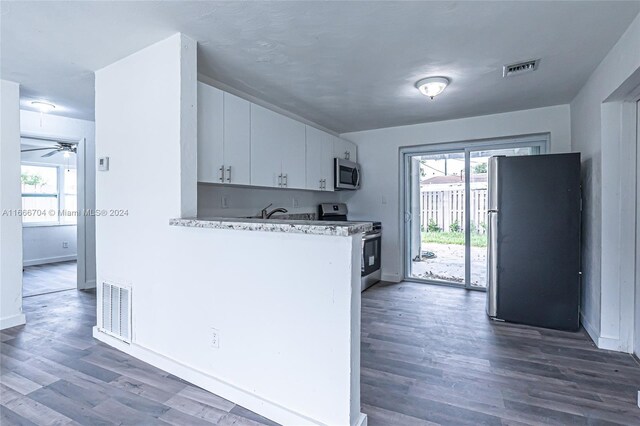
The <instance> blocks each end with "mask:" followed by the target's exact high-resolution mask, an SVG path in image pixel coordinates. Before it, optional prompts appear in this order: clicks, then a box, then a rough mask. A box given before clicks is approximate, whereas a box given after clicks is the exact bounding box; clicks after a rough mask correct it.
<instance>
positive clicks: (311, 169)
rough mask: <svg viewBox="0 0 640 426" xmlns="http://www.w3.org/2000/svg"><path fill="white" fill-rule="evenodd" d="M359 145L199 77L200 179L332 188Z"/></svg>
mask: <svg viewBox="0 0 640 426" xmlns="http://www.w3.org/2000/svg"><path fill="white" fill-rule="evenodd" d="M355 155H356V149H355V145H354V144H352V143H351V142H349V141H345V140H343V139H339V138H337V137H335V136H333V135H331V134H329V133H326V132H323V131H321V130H318V129H316V128H314V127H310V126H306V125H305V124H303V123H300V122H298V121H295V120H293V119H291V118H289V117H286V116H284V115H282V114H278V113H277V112H274V111H271V110H269V109H267V108H264V107H261V106H259V105H255V104H253V103H251V102H249V101H246V100H244V99H242V98H239V97H237V96H234V95H232V94H230V93H227V92H224V91H222V90H219V89H217V88H215V87H212V86H209V85H207V84H204V83H200V82H198V182H209V183H218V184H222V183H223V184H232V185H233V184H236V185H254V186H266V187H272V188H297V189H311V190H315V191H333V158H334V157H340V158H345V156H346V157H349V158H350V159H351V160H352V161H355Z"/></svg>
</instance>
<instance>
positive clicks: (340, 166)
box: [334, 158, 360, 191]
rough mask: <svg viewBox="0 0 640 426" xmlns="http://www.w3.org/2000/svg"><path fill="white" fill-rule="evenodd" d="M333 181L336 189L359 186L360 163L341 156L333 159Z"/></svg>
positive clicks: (356, 187)
mask: <svg viewBox="0 0 640 426" xmlns="http://www.w3.org/2000/svg"><path fill="white" fill-rule="evenodd" d="M334 174H335V175H334V182H335V185H334V186H335V189H336V190H337V191H340V190H343V189H358V188H360V165H359V164H358V163H354V162H353V161H349V160H345V159H342V158H335V159H334Z"/></svg>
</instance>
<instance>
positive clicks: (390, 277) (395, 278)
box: [381, 273, 402, 283]
mask: <svg viewBox="0 0 640 426" xmlns="http://www.w3.org/2000/svg"><path fill="white" fill-rule="evenodd" d="M381 279H382V281H389V282H392V283H399V282H400V281H402V276H401V275H400V274H385V273H383V274H382V278H381Z"/></svg>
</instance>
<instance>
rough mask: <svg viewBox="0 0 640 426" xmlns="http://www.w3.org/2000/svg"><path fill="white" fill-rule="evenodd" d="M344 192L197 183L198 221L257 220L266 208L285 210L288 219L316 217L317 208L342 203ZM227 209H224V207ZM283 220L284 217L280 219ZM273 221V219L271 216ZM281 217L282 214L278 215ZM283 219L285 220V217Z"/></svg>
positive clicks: (344, 196)
mask: <svg viewBox="0 0 640 426" xmlns="http://www.w3.org/2000/svg"><path fill="white" fill-rule="evenodd" d="M346 195H347V194H346V193H345V192H320V191H304V190H296V189H273V188H254V187H239V186H230V185H217V184H208V183H198V217H201V218H205V217H246V216H256V215H259V214H260V211H261V210H262V209H263V208H265V207H266V206H267V205H269V204H272V203H273V205H272V206H271V207H270V208H269V209H270V210H271V209H274V208H276V207H284V208H285V209H287V210H288V212H287V215H295V216H291V217H289V218H290V219H296V218H298V217H301V216H298V215H299V214H303V213H313V214H317V212H318V204H320V203H333V202H345V200H343V198H346ZM225 206H226V207H225ZM283 216H284V215H283ZM274 217H275V216H274ZM278 217H281V214H278ZM284 217H286V216H284Z"/></svg>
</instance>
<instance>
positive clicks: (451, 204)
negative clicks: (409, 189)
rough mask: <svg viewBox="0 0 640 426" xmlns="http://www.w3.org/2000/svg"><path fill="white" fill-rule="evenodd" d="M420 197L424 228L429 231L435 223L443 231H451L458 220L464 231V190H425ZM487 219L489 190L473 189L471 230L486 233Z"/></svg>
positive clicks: (460, 227)
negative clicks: (430, 225)
mask: <svg viewBox="0 0 640 426" xmlns="http://www.w3.org/2000/svg"><path fill="white" fill-rule="evenodd" d="M420 195H421V197H420V213H421V214H420V218H421V220H422V223H421V225H422V229H423V230H424V231H428V229H429V223H435V224H436V225H437V226H438V227H439V228H440V229H441V230H442V231H445V232H449V231H450V230H451V225H452V224H455V223H456V222H457V224H458V227H459V229H460V231H464V190H463V189H455V190H448V191H423V192H422V193H421V194H420ZM486 221H487V190H486V189H472V190H471V224H472V227H471V230H472V232H477V233H478V234H484V233H485V231H486Z"/></svg>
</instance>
